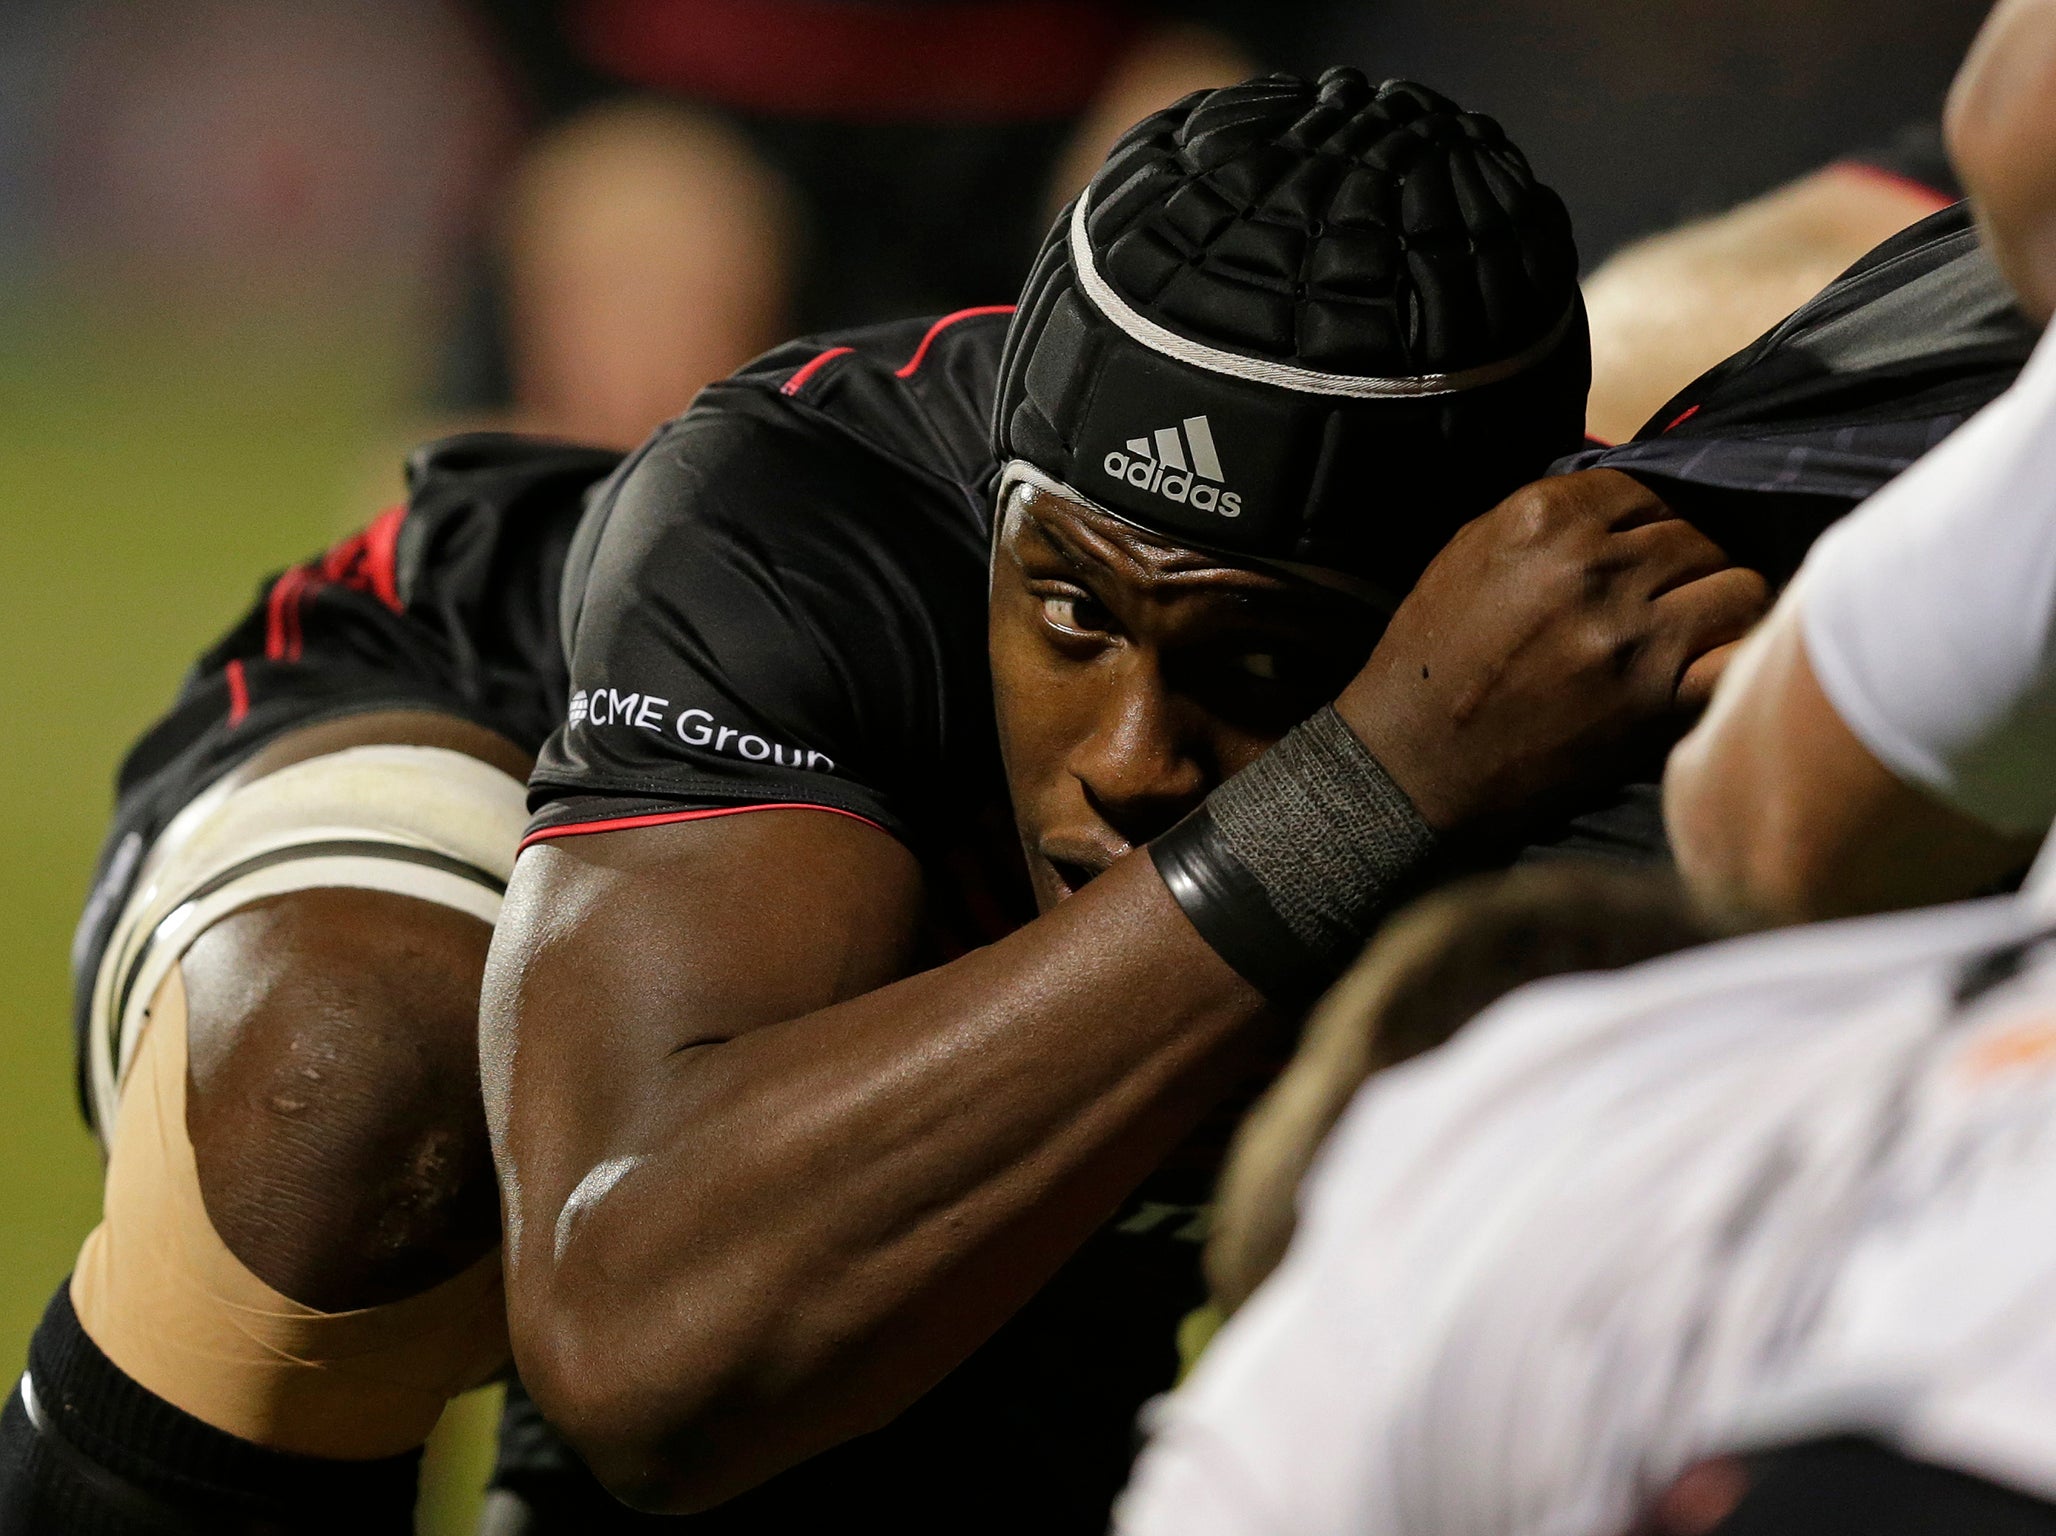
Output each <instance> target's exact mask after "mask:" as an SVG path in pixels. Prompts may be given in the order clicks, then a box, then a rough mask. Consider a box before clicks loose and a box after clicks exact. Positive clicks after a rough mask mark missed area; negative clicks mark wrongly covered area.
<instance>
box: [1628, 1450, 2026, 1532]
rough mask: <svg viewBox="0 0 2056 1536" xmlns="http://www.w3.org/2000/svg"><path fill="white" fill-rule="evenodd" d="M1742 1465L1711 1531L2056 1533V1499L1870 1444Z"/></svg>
mask: <svg viewBox="0 0 2056 1536" xmlns="http://www.w3.org/2000/svg"><path fill="white" fill-rule="evenodd" d="M1745 1466H1746V1471H1747V1475H1748V1491H1747V1492H1746V1493H1745V1494H1743V1496H1742V1501H1741V1503H1740V1504H1738V1505H1737V1506H1736V1507H1735V1509H1734V1510H1733V1511H1732V1512H1731V1513H1730V1514H1729V1515H1728V1516H1727V1518H1726V1519H1724V1520H1722V1521H1721V1522H1720V1524H1718V1525H1716V1526H1715V1527H1713V1529H1712V1530H1711V1531H1709V1532H1707V1533H1706V1536H2056V1504H2050V1503H2048V1502H2047V1501H2045V1500H2042V1499H2038V1498H2034V1497H2032V1496H2031V1495H2028V1494H2025V1493H2017V1492H2015V1491H2014V1490H2012V1489H2010V1488H2002V1487H2000V1486H1999V1485H1998V1484H1997V1483H1992V1482H1987V1481H1986V1480H1985V1479H1984V1478H1981V1477H1975V1476H1972V1475H1971V1474H1969V1473H1967V1472H1957V1471H1953V1470H1951V1469H1949V1468H1947V1467H1939V1466H1935V1465H1932V1464H1931V1463H1928V1462H1922V1461H1914V1460H1912V1459H1911V1458H1909V1457H1907V1456H1904V1455H1902V1454H1900V1453H1899V1452H1898V1451H1895V1450H1892V1449H1890V1448H1889V1447H1886V1446H1884V1445H1880V1444H1879V1443H1878V1442H1876V1441H1874V1440H1867V1439H1861V1438H1857V1437H1854V1436H1844V1437H1837V1438H1834V1439H1828V1440H1815V1441H1810V1442H1808V1443H1806V1444H1803V1445H1794V1446H1788V1447H1784V1448H1782V1449H1779V1450H1774V1451H1766V1452H1763V1453H1760V1454H1758V1455H1755V1456H1751V1457H1749V1458H1747V1460H1746V1463H1745ZM1656 1536H1665V1533H1662V1532H1658V1533H1656Z"/></svg>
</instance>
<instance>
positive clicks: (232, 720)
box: [221, 656, 250, 728]
mask: <svg viewBox="0 0 2056 1536" xmlns="http://www.w3.org/2000/svg"><path fill="white" fill-rule="evenodd" d="M221 675H222V676H223V677H225V678H226V679H227V680H228V723H229V725H230V727H231V728H233V727H235V726H238V725H241V724H242V723H243V718H244V716H246V715H248V714H249V713H250V680H249V679H248V678H246V677H245V676H243V661H242V658H241V657H240V656H239V657H237V658H236V659H235V660H234V661H231V662H230V663H229V664H228V665H227V666H225V667H223V668H222V669H221Z"/></svg>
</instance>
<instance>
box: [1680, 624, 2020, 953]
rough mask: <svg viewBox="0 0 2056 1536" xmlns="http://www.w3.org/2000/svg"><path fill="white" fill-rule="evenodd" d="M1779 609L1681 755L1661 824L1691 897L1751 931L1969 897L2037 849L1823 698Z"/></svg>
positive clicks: (1800, 640) (1798, 638) (1794, 630)
mask: <svg viewBox="0 0 2056 1536" xmlns="http://www.w3.org/2000/svg"><path fill="white" fill-rule="evenodd" d="M1799 616H1800V615H1799V606H1798V603H1797V602H1796V601H1786V602H1783V603H1780V604H1779V606H1778V608H1777V610H1776V612H1774V613H1773V614H1772V616H1771V617H1770V618H1769V619H1768V620H1766V621H1765V623H1764V625H1763V628H1762V629H1761V630H1760V631H1759V632H1758V633H1757V634H1756V635H1755V636H1753V637H1752V638H1751V640H1750V642H1749V644H1748V645H1747V646H1746V647H1745V648H1744V649H1743V652H1742V654H1741V656H1740V657H1739V658H1738V659H1737V660H1736V663H1735V665H1734V666H1733V667H1732V668H1731V669H1730V672H1729V676H1728V677H1727V679H1726V680H1725V681H1724V683H1723V685H1722V687H1721V689H1720V691H1719V692H1718V693H1717V694H1716V695H1715V697H1714V702H1713V707H1712V708H1711V709H1709V710H1708V711H1707V714H1706V718H1705V719H1704V720H1703V721H1701V722H1700V725H1699V727H1698V729H1696V730H1695V731H1693V732H1692V734H1691V735H1689V736H1687V737H1686V738H1685V740H1684V741H1682V742H1680V743H1679V744H1678V747H1677V749H1676V750H1675V751H1674V752H1672V754H1671V758H1670V763H1669V766H1668V767H1667V768H1666V769H1665V772H1664V780H1663V798H1664V821H1665V823H1666V826H1667V828H1668V830H1669V832H1670V840H1671V847H1672V850H1673V851H1674V852H1675V854H1676V855H1677V860H1678V868H1679V870H1680V871H1681V873H1682V874H1683V875H1684V877H1685V881H1686V883H1687V884H1688V885H1689V886H1690V888H1691V890H1692V892H1693V894H1694V896H1696V897H1697V898H1698V899H1699V901H1700V902H1701V903H1702V905H1704V906H1705V907H1706V908H1707V909H1708V910H1709V911H1710V912H1712V913H1714V914H1715V915H1717V916H1719V917H1720V918H1721V919H1723V920H1724V921H1727V922H1730V923H1735V924H1737V925H1740V926H1745V927H1757V926H1764V925H1769V924H1777V923H1795V922H1806V921H1810V920H1812V919H1815V918H1824V917H1840V916H1847V915H1850V914H1854V913H1858V912H1879V911H1885V910H1888V909H1891V908H1896V907H1912V906H1920V905H1923V904H1925V903H1928V902H1936V901H1948V900H1953V899H1956V898H1959V897H1963V896H1968V895H1970V894H1972V893H1973V892H1975V891H1977V890H1979V889H1982V888H1984V887H1986V886H1989V885H1990V884H1991V883H1992V882H1994V881H1995V880H1998V879H1999V878H2001V877H2002V876H2004V875H2005V874H2007V873H2008V872H2010V871H2012V870H2015V869H2018V868H2019V867H2020V866H2022V865H2023V864H2025V863H2026V862H2027V860H2028V859H2029V858H2030V857H2032V856H2033V853H2034V849H2035V843H2036V841H2037V839H2035V838H2034V837H2021V836H2009V835H2007V834H2005V833H2002V832H1999V831H1997V830H1995V829H1994V828H1992V827H1988V826H1986V825H1985V824H1984V823H1982V822H1979V821H1976V820H1973V819H1972V818H1970V817H1968V816H1966V815H1964V814H1963V813H1962V812H1960V811H1956V810H1952V809H1951V808H1949V807H1948V806H1945V805H1943V804H1942V803H1941V802H1940V801H1939V800H1936V799H1934V798H1933V797H1931V796H1930V795H1928V794H1926V793H1925V792H1923V791H1921V790H1919V789H1916V788H1914V787H1913V786H1911V785H1909V784H1907V783H1905V782H1904V781H1902V780H1901V779H1899V778H1898V777H1897V776H1896V775H1894V774H1893V773H1892V772H1891V770H1890V769H1888V768H1887V767H1886V766H1885V765H1884V764H1883V763H1881V762H1879V761H1878V760H1877V758H1876V757H1875V756H1873V755H1872V753H1871V751H1870V749H1869V748H1868V747H1866V746H1865V745H1864V744H1863V742H1862V741H1861V740H1860V739H1859V738H1858V737H1857V735H1856V734H1855V732H1853V731H1851V730H1850V729H1849V727H1848V725H1847V724H1845V723H1844V722H1843V720H1842V717H1841V716H1840V715H1839V714H1837V713H1836V711H1835V706H1834V704H1833V703H1832V702H1831V701H1830V700H1829V698H1828V697H1827V695H1826V694H1825V693H1824V692H1822V690H1821V685H1820V682H1819V680H1818V679H1817V678H1816V677H1815V675H1814V672H1813V666H1812V663H1811V662H1810V661H1809V660H1808V658H1807V654H1806V643H1805V636H1804V634H1803V633H1802V631H1801V627H1800V623H1799Z"/></svg>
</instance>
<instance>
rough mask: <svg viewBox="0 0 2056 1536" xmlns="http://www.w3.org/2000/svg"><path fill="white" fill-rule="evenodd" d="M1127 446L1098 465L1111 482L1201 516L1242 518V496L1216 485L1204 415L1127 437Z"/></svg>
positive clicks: (1216, 462)
mask: <svg viewBox="0 0 2056 1536" xmlns="http://www.w3.org/2000/svg"><path fill="white" fill-rule="evenodd" d="M1127 447H1128V452H1126V453H1123V452H1121V450H1120V449H1118V448H1116V449H1115V450H1114V451H1113V452H1111V453H1109V454H1108V455H1107V456H1106V457H1105V458H1104V459H1102V460H1101V461H1100V467H1101V468H1102V469H1104V470H1105V471H1106V472H1107V473H1108V474H1109V475H1111V476H1113V477H1114V478H1115V479H1116V480H1125V481H1127V483H1128V484H1130V485H1132V486H1134V487H1135V488H1136V489H1137V490H1142V491H1149V492H1151V493H1152V494H1154V495H1158V496H1161V497H1163V498H1164V499H1165V500H1167V501H1177V502H1183V503H1185V504H1186V505H1188V506H1191V507H1195V508H1197V509H1198V510H1199V511H1201V512H1218V513H1220V514H1221V516H1223V517H1240V516H1241V515H1242V497H1241V496H1240V495H1239V494H1238V493H1236V492H1234V491H1231V490H1228V489H1227V488H1226V487H1224V486H1223V485H1221V484H1220V481H1221V478H1222V474H1221V460H1220V456H1219V454H1218V453H1217V452H1216V451H1215V448H1214V434H1213V430H1212V428H1211V427H1209V426H1208V424H1207V419H1206V418H1205V417H1204V416H1188V417H1186V418H1185V420H1184V421H1183V422H1182V423H1180V425H1179V426H1177V427H1160V428H1158V429H1157V430H1156V431H1155V432H1154V433H1152V434H1151V435H1150V436H1149V437H1131V438H1129V439H1128V444H1127ZM1188 452H1189V458H1188Z"/></svg>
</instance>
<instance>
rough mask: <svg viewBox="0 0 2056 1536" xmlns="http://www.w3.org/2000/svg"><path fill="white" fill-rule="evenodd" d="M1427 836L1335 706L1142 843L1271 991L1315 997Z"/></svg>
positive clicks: (1366, 930)
mask: <svg viewBox="0 0 2056 1536" xmlns="http://www.w3.org/2000/svg"><path fill="white" fill-rule="evenodd" d="M1434 847H1435V834H1434V832H1433V830H1432V829H1431V828H1430V827H1429V826H1428V824H1427V823H1426V822H1424V821H1423V820H1422V819H1421V815H1420V812H1419V811H1417V810H1415V809H1414V805H1413V802H1412V801H1411V800H1409V799H1408V798H1407V797H1406V793H1405V791H1404V790H1402V789H1400V787H1399V786H1398V785H1397V784H1395V783H1393V782H1392V778H1391V776H1390V775H1389V774H1387V773H1386V772H1385V770H1384V768H1383V767H1381V766H1380V765H1379V763H1378V760H1377V759H1376V758H1375V757H1373V756H1372V755H1371V754H1370V751H1369V750H1368V749H1367V748H1366V747H1365V746H1364V744H1363V743H1362V742H1360V741H1358V740H1357V739H1356V737H1355V735H1354V734H1353V733H1352V732H1351V731H1350V729H1349V727H1348V726H1346V725H1344V724H1343V723H1342V719H1341V717H1340V716H1339V715H1337V714H1336V713H1335V711H1334V710H1333V709H1332V708H1329V709H1324V710H1322V711H1321V712H1320V713H1319V714H1317V715H1315V716H1314V717H1313V718H1312V719H1310V720H1307V721H1306V722H1304V723H1303V724H1301V725H1299V726H1297V727H1295V728H1294V729H1293V730H1292V731H1290V732H1289V733H1288V734H1287V735H1286V736H1285V737H1284V739H1283V740H1281V741H1279V742H1278V744H1277V745H1276V746H1274V747H1272V748H1271V750H1270V751H1268V752H1266V753H1265V754H1264V755H1263V756H1262V757H1261V758H1259V759H1258V760H1257V761H1256V762H1254V763H1252V764H1251V765H1250V766H1249V767H1248V768H1245V769H1244V770H1243V771H1242V772H1241V773H1238V774H1236V775H1235V777H1233V778H1232V779H1229V780H1228V781H1227V782H1226V783H1224V784H1222V785H1221V786H1220V787H1219V788H1217V789H1216V790H1215V791H1214V792H1213V793H1212V794H1211V795H1209V796H1208V797H1207V801H1206V804H1205V805H1204V806H1202V807H1201V808H1200V809H1199V810H1198V811H1196V812H1194V813H1193V814H1192V815H1191V816H1189V817H1187V818H1186V819H1185V820H1184V821H1183V822H1180V823H1179V824H1178V826H1177V827H1174V828H1173V829H1172V830H1171V831H1170V832H1168V833H1166V834H1164V836H1162V837H1160V838H1158V839H1157V840H1156V841H1155V842H1154V843H1152V844H1151V845H1150V852H1151V857H1152V858H1153V859H1154V861H1155V863H1156V866H1157V870H1158V872H1159V874H1161V875H1162V876H1163V878H1164V883H1165V885H1166V886H1167V887H1169V889H1170V891H1171V895H1172V897H1173V898H1174V899H1175V900H1176V901H1177V902H1178V904H1179V906H1180V907H1181V908H1182V909H1183V910H1184V912H1185V914H1186V915H1187V917H1189V918H1191V920H1192V923H1193V926H1194V927H1196V928H1197V929H1198V930H1199V932H1200V934H1201V936H1202V937H1204V938H1205V939H1206V940H1207V942H1208V943H1209V944H1211V945H1212V946H1213V947H1214V949H1215V950H1216V951H1217V952H1219V953H1220V955H1221V957H1222V958H1223V959H1224V960H1226V961H1227V962H1228V963H1229V964H1230V965H1231V966H1233V967H1234V968H1235V969H1236V970H1237V971H1238V972H1239V973H1241V974H1242V975H1243V976H1244V977H1245V978H1246V979H1248V980H1249V981H1250V982H1251V983H1252V984H1254V985H1255V986H1257V987H1258V988H1259V989H1260V990H1262V991H1263V992H1264V993H1265V994H1266V995H1267V996H1270V997H1273V998H1276V999H1278V1000H1280V1001H1285V1000H1288V999H1289V1000H1292V1001H1300V1000H1304V999H1306V998H1310V997H1311V996H1313V995H1314V994H1315V993H1317V992H1319V991H1320V990H1321V988H1323V987H1325V986H1326V985H1327V983H1328V982H1329V981H1330V980H1332V979H1333V978H1334V976H1335V975H1336V974H1338V973H1339V972H1340V971H1341V970H1342V968H1343V967H1344V966H1346V965H1348V963H1349V962H1350V961H1351V960H1352V959H1353V958H1355V955H1356V952H1357V950H1358V949H1359V948H1360V947H1361V946H1362V944H1363V942H1364V940H1365V939H1366V938H1368V937H1369V936H1370V933H1371V930H1372V929H1373V928H1374V927H1375V926H1376V924H1377V922H1378V920H1379V918H1380V917H1382V916H1383V915H1384V913H1385V912H1386V911H1388V910H1389V909H1390V908H1391V906H1392V905H1393V903H1394V902H1395V900H1397V899H1398V897H1399V896H1401V895H1403V894H1404V893H1405V892H1406V890H1407V889H1408V887H1409V885H1410V882H1411V881H1412V879H1413V877H1414V876H1415V875H1417V874H1418V872H1419V871H1420V869H1421V866H1422V865H1423V864H1424V863H1425V862H1426V860H1427V858H1428V856H1429V855H1430V854H1431V853H1432V852H1433V850H1434Z"/></svg>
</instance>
